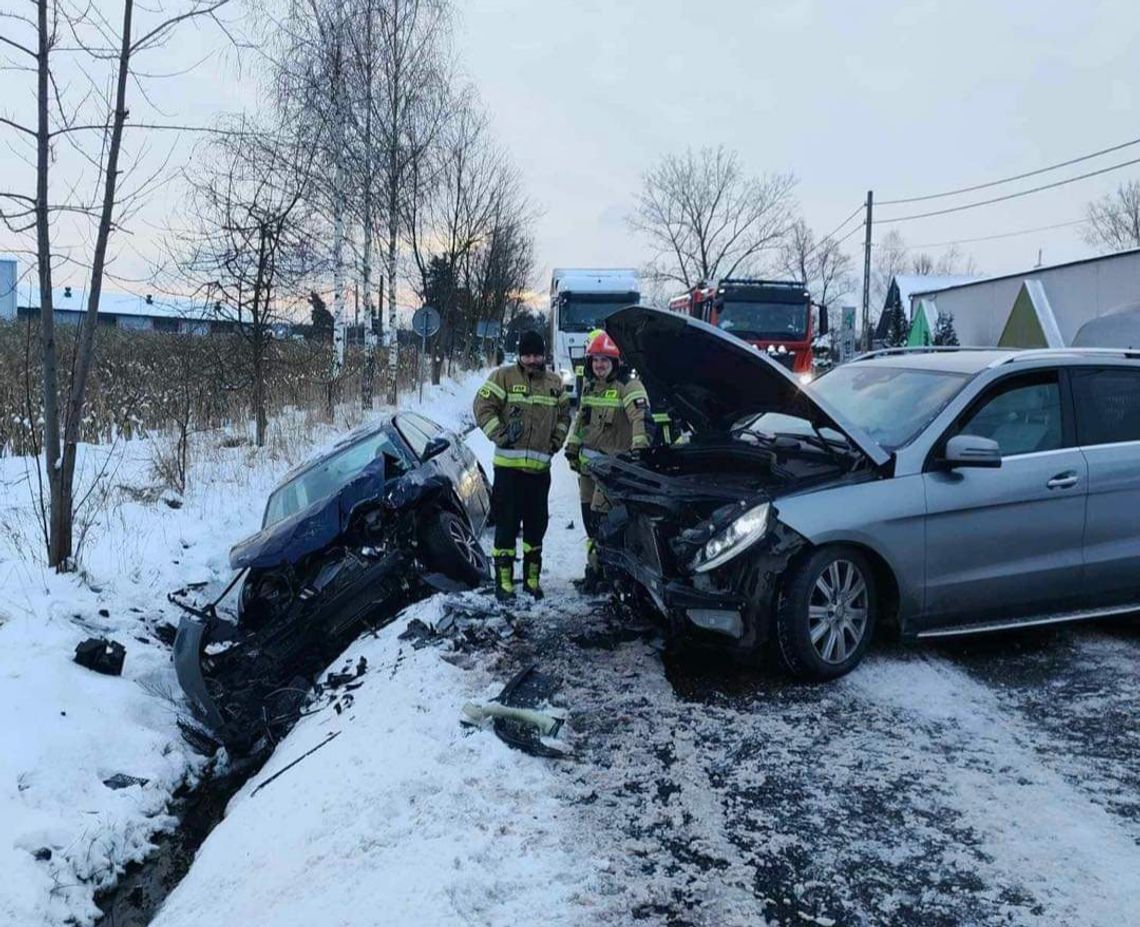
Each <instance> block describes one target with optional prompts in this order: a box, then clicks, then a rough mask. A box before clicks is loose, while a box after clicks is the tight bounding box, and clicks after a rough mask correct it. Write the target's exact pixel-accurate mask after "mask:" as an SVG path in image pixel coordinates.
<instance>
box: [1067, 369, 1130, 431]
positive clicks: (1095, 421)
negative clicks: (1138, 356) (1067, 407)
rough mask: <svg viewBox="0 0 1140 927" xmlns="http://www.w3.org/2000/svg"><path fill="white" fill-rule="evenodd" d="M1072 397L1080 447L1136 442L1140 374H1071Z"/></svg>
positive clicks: (1076, 372) (1095, 372)
mask: <svg viewBox="0 0 1140 927" xmlns="http://www.w3.org/2000/svg"><path fill="white" fill-rule="evenodd" d="M1073 398H1074V400H1075V402H1076V406H1077V439H1078V441H1079V442H1080V443H1081V444H1082V445H1084V446H1086V447H1089V446H1091V445H1094V444H1115V443H1117V442H1120V441H1140V371H1135V370H1118V369H1115V368H1104V369H1101V370H1079V371H1075V372H1074V373H1073Z"/></svg>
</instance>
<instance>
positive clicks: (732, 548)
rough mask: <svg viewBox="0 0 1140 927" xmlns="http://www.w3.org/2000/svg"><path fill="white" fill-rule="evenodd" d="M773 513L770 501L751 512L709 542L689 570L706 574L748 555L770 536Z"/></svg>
mask: <svg viewBox="0 0 1140 927" xmlns="http://www.w3.org/2000/svg"><path fill="white" fill-rule="evenodd" d="M771 513H772V507H771V505H770V504H769V503H767V502H763V503H761V504H760V505H757V506H755V507H754V508H751V509H749V510H748V511H747V512H745V513H744V514H743V515H741V516H740V517H739V518H737V519H735V520H734V521H733V522H732V523H731V524H729V525H728V527H727V528H724V529H723V530H722V531H720V532H719V533H718V534H716V535H714V536H713V537H712V538H710V539H709V540H708V541H706V542H705V545H704V547H702V548H701V549H700V550H699V551H698V552H697V555H696V556H695V557H694V558H693V559H692V561H690V563H689V569H691V570H692V571H693V572H694V573H706V572H708V571H709V570H714V569H716V568H717V567H718V566H721V565H722V564H725V563H727V562H728V561H729V560H731V559H732V558H733V557H735V556H736V555H737V554H741V553H744V551H746V550H747V549H748V548H749V547H751V546H752V545H753V544H755V543H756V542H757V541H759V540H760V539H761V538H762V537H764V535H765V534H767V533H768V523H769V521H770V518H771Z"/></svg>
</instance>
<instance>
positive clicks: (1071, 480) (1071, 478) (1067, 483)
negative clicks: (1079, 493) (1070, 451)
mask: <svg viewBox="0 0 1140 927" xmlns="http://www.w3.org/2000/svg"><path fill="white" fill-rule="evenodd" d="M1077 482H1078V479H1077V475H1076V474H1075V473H1071V472H1070V473H1058V474H1057V475H1056V476H1055V477H1053V479H1051V480H1050V481H1049V482H1048V483H1046V484H1045V485H1046V486H1047V487H1048V488H1049V489H1072V488H1073V487H1074V486H1076V485H1077Z"/></svg>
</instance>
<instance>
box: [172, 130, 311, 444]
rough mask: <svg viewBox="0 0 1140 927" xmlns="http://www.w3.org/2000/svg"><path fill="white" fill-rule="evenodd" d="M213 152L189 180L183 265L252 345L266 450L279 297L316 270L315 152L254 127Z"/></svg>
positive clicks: (260, 437)
mask: <svg viewBox="0 0 1140 927" xmlns="http://www.w3.org/2000/svg"><path fill="white" fill-rule="evenodd" d="M204 149H205V150H203V151H202V152H201V155H202V156H201V157H199V158H197V159H195V160H196V164H197V167H196V169H195V171H194V172H193V173H192V174H191V175H189V177H188V191H189V198H188V211H189V213H190V216H191V225H192V229H191V231H189V232H188V233H184V234H183V238H182V240H183V245H182V248H181V252H182V253H181V260H180V263H179V267H180V271H181V275H182V278H183V280H184V281H188V282H190V283H191V284H192V285H193V287H194V292H195V295H196V296H197V297H199V298H201V299H204V300H205V301H206V302H207V304H208V305H210V306H212V307H213V308H214V314H215V315H216V316H217V317H218V319H219V320H220V321H222V322H223V324H226V323H228V324H229V325H230V326H231V327H233V328H234V329H235V330H236V332H237V333H238V334H239V335H240V336H241V339H242V342H243V343H244V344H245V346H246V350H247V356H248V360H249V363H248V365H247V368H248V370H249V371H250V380H251V382H250V383H249V384H248V385H249V388H250V389H251V391H252V396H253V409H254V418H255V421H256V440H257V445H258V446H259V447H261V446H262V445H264V444H265V434H266V426H267V422H268V414H267V409H266V386H265V384H266V378H267V374H268V366H269V364H270V363H271V356H272V355H271V349H272V346H273V333H272V326H273V324H274V323H275V322H276V321H278V320H279V319H280V318H281V315H280V313H279V312H278V310H277V304H278V298H279V294H280V292H281V291H282V290H284V291H285V293H286V295H287V296H290V295H296V296H297V298H298V299H299V298H300V297H299V284H300V282H301V280H302V279H303V278H304V277H305V276H306V275H307V273H308V272H309V270H310V268H311V266H312V260H313V258H312V254H311V249H310V247H309V235H308V228H309V222H308V215H307V213H306V210H305V205H306V203H307V194H308V192H309V191H308V185H309V182H310V179H311V177H312V167H313V162H314V159H315V157H316V152H315V150H314V149H312V148H309V147H307V146H306V145H305V144H304V143H303V141H302V140H301V139H299V138H298V137H297V136H296V135H290V134H286V133H284V132H283V131H282V130H277V131H273V130H261V131H258V130H255V129H253V128H252V127H250V126H248V125H243V126H241V131H237V132H234V133H233V134H231V135H227V136H224V137H221V138H218V139H214V140H211V141H210V142H209V143H208V144H207V145H206V146H204Z"/></svg>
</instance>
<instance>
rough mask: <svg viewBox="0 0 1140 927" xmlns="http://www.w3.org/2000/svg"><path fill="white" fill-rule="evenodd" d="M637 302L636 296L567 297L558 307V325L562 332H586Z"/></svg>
mask: <svg viewBox="0 0 1140 927" xmlns="http://www.w3.org/2000/svg"><path fill="white" fill-rule="evenodd" d="M636 302H637V298H636V297H634V298H633V299H630V298H629V297H623V298H622V299H620V300H615V299H613V298H609V299H605V300H601V299H599V300H593V299H590V300H586V299H573V298H571V299H569V300H566V301H564V302H563V303H562V305H561V306H560V307H559V309H558V327H559V329H561V330H562V331H564V332H588V331H591V330H593V329H595V328H599V327H600V326H601V324H602V322H604V321H605V320H606V319H607V318H609V317H610V316H611V315H613V314H614V313H615V312H617V311H618V310H619V309H624V308H625V307H626V306H632V305H634V303H636Z"/></svg>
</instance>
